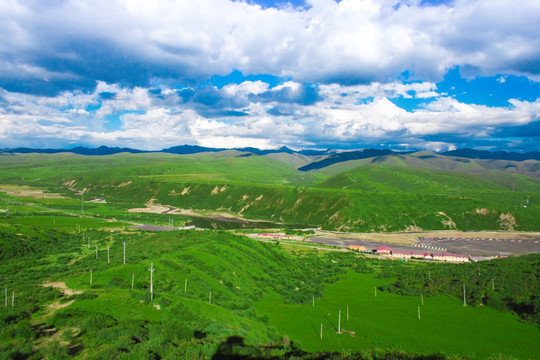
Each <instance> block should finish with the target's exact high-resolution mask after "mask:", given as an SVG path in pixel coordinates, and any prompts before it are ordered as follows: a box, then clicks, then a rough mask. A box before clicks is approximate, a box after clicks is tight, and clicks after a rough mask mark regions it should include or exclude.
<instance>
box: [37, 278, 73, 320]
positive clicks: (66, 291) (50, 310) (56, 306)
mask: <svg viewBox="0 0 540 360" xmlns="http://www.w3.org/2000/svg"><path fill="white" fill-rule="evenodd" d="M41 286H43V287H52V288H55V289H58V290H60V292H61V293H62V295H63V296H73V295H79V294H82V291H80V290H74V289H70V288H68V287H67V286H66V283H65V282H61V281H58V282H47V283H43V284H41ZM61 301H62V299H59V300H56V301H55V302H52V303H50V304H48V305H44V306H45V307H46V309H47V312H46V313H45V314H44V315H43V317H42V318H48V317H50V316H51V315H53V314H54V313H55V312H56V311H57V310H60V309H63V308H66V307H68V306H69V305H71V304H73V302H74V301H75V300H69V301H67V302H65V303H62V302H61Z"/></svg>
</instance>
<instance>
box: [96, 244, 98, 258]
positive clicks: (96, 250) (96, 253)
mask: <svg viewBox="0 0 540 360" xmlns="http://www.w3.org/2000/svg"><path fill="white" fill-rule="evenodd" d="M97 258H98V246H97V245H96V260H97Z"/></svg>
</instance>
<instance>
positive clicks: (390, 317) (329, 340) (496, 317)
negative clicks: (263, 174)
mask: <svg viewBox="0 0 540 360" xmlns="http://www.w3.org/2000/svg"><path fill="white" fill-rule="evenodd" d="M388 282H389V280H388V279H386V280H380V279H374V278H373V275H370V274H357V273H353V272H350V273H348V274H347V276H346V277H344V279H342V280H340V281H339V282H337V283H335V284H333V285H330V286H329V287H328V289H327V290H326V291H325V294H324V297H323V298H321V299H317V300H316V301H315V306H312V304H310V303H308V304H284V303H283V301H282V300H281V299H280V298H279V297H278V296H272V295H268V296H266V297H265V298H264V299H263V300H262V301H261V302H260V303H258V304H257V310H258V311H260V312H267V313H270V314H271V315H270V318H269V323H270V324H271V325H273V326H276V327H277V328H278V329H287V331H288V334H289V336H290V337H291V338H292V339H297V341H299V342H301V345H302V347H303V348H305V349H306V350H309V351H327V350H334V351H338V352H342V353H343V352H344V353H347V352H349V353H351V352H352V353H354V352H359V351H362V350H366V349H371V350H375V349H391V350H404V349H406V350H407V352H414V353H417V354H424V355H428V354H433V353H434V352H436V353H441V354H445V355H447V356H456V355H459V356H465V357H470V358H488V357H494V356H497V355H501V356H503V357H504V356H513V357H516V358H524V359H526V358H534V357H535V356H536V354H537V352H538V346H537V345H535V342H536V340H535V339H537V338H538V335H539V330H538V328H536V327H535V326H534V325H532V324H523V323H520V322H518V321H517V320H518V319H517V318H516V316H515V315H512V314H511V313H502V314H501V313H499V312H498V311H497V310H495V309H493V308H490V307H480V308H473V307H470V306H469V307H464V306H462V303H461V302H460V301H459V299H457V298H455V297H449V296H434V297H429V298H427V297H425V298H424V304H423V305H422V304H421V299H420V296H399V295H395V294H389V293H387V292H381V291H378V292H377V295H376V296H375V288H377V287H380V286H382V285H383V284H385V283H388ZM347 306H348V308H349V318H348V320H347ZM418 308H420V320H419V319H418ZM339 310H341V334H339V333H338V311H339ZM321 324H322V326H323V338H322V339H321V338H320V326H321ZM514 336H515V337H514Z"/></svg>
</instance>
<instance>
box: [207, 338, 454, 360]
mask: <svg viewBox="0 0 540 360" xmlns="http://www.w3.org/2000/svg"><path fill="white" fill-rule="evenodd" d="M279 359H285V360H293V359H294V360H344V359H346V360H367V359H378V360H448V357H447V356H446V355H443V354H431V355H421V354H414V353H405V352H402V351H395V350H388V351H384V350H374V351H369V350H368V351H364V352H359V353H355V354H350V353H349V354H341V353H338V352H319V353H308V352H305V351H302V350H299V349H296V348H295V347H294V344H293V343H292V341H291V343H290V345H289V346H287V347H283V346H270V347H268V346H267V347H256V346H250V345H246V344H244V338H243V337H241V336H230V337H229V338H227V340H225V341H223V342H222V343H221V344H220V345H219V347H218V350H217V352H216V353H215V354H214V356H212V360H279Z"/></svg>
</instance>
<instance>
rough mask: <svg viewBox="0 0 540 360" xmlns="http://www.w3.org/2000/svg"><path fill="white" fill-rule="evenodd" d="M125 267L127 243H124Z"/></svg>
mask: <svg viewBox="0 0 540 360" xmlns="http://www.w3.org/2000/svg"><path fill="white" fill-rule="evenodd" d="M124 265H126V242H125V241H124Z"/></svg>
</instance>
